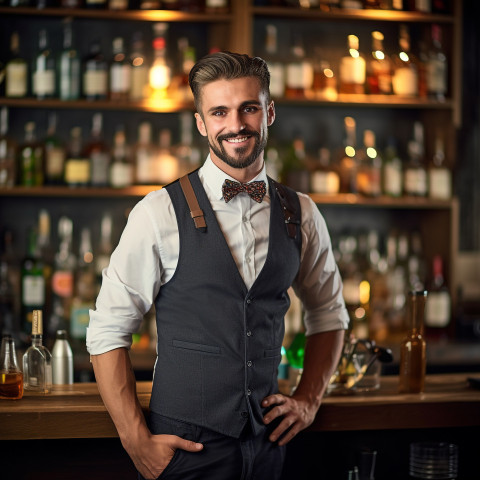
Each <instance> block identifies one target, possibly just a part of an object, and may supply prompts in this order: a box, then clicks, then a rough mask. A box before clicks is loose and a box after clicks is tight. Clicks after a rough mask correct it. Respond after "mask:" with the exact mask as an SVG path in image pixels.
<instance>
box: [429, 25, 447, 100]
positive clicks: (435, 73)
mask: <svg viewBox="0 0 480 480" xmlns="http://www.w3.org/2000/svg"><path fill="white" fill-rule="evenodd" d="M426 73H427V78H426V81H427V92H428V96H429V97H431V98H434V99H436V100H440V101H443V100H445V95H446V93H447V77H448V65H447V55H446V54H445V51H444V49H443V46H442V31H441V28H440V25H437V24H433V25H432V41H431V46H430V51H429V55H428V61H427V69H426Z"/></svg>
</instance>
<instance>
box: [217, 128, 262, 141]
mask: <svg viewBox="0 0 480 480" xmlns="http://www.w3.org/2000/svg"><path fill="white" fill-rule="evenodd" d="M241 135H248V136H250V137H255V138H260V134H259V133H258V132H256V131H255V130H248V129H244V130H242V131H240V132H238V133H225V134H224V135H219V136H218V137H217V140H218V141H219V142H222V141H223V140H228V139H229V138H236V137H238V136H241Z"/></svg>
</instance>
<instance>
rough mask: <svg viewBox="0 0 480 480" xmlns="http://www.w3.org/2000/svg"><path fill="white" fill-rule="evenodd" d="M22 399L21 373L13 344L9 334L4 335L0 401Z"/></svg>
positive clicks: (0, 371)
mask: <svg viewBox="0 0 480 480" xmlns="http://www.w3.org/2000/svg"><path fill="white" fill-rule="evenodd" d="M22 397H23V373H22V371H21V370H20V368H18V364H17V354H16V352H15V342H14V340H13V337H12V336H11V335H10V334H5V335H3V337H2V349H1V353H0V399H4V400H19V399H20V398H22Z"/></svg>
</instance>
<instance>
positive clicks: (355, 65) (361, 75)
mask: <svg viewBox="0 0 480 480" xmlns="http://www.w3.org/2000/svg"><path fill="white" fill-rule="evenodd" d="M339 73H340V81H341V83H345V84H349V83H353V84H356V85H363V84H364V83H365V77H366V72H365V59H363V58H361V57H358V58H353V57H343V58H342V60H341V62H340V70H339Z"/></svg>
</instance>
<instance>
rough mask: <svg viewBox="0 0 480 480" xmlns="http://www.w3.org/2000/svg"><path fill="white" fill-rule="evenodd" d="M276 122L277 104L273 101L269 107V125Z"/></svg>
mask: <svg viewBox="0 0 480 480" xmlns="http://www.w3.org/2000/svg"><path fill="white" fill-rule="evenodd" d="M274 121H275V104H274V103H273V100H272V101H271V102H270V104H269V105H268V107H267V125H268V126H270V125H272V123H273V122H274Z"/></svg>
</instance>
